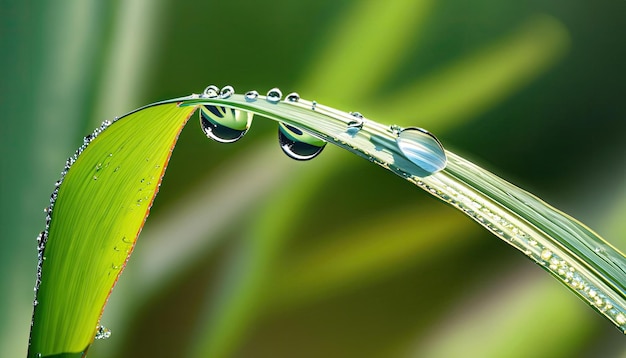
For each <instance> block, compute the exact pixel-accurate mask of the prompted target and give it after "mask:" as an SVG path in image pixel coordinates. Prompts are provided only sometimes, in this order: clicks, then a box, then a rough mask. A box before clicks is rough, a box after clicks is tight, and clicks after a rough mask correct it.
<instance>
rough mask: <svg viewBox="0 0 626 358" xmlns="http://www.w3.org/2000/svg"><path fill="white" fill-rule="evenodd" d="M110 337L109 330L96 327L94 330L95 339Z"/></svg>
mask: <svg viewBox="0 0 626 358" xmlns="http://www.w3.org/2000/svg"><path fill="white" fill-rule="evenodd" d="M109 337H111V330H110V329H108V328H106V327H105V326H98V328H97V329H96V336H95V337H94V338H95V339H107V338H109Z"/></svg>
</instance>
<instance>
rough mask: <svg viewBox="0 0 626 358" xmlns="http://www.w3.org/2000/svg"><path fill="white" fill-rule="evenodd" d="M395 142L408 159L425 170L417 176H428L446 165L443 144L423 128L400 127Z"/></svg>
mask: <svg viewBox="0 0 626 358" xmlns="http://www.w3.org/2000/svg"><path fill="white" fill-rule="evenodd" d="M396 143H397V144H398V148H399V149H400V151H401V152H402V154H404V156H405V157H406V158H407V159H408V160H410V161H411V162H412V163H413V164H415V165H417V166H418V167H419V168H421V169H422V170H424V171H425V172H426V173H423V174H422V175H418V176H428V175H430V174H434V173H436V172H438V171H440V170H442V169H443V168H445V167H446V163H447V158H446V153H445V150H444V149H443V146H442V145H441V143H440V142H439V140H438V139H437V137H435V136H434V135H432V134H431V133H430V132H428V131H426V130H424V129H421V128H406V129H402V130H400V132H399V134H398V137H397V138H396ZM420 174H421V173H420Z"/></svg>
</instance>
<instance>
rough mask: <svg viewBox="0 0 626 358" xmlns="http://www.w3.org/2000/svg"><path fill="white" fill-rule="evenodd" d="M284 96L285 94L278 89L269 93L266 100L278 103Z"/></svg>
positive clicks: (273, 89)
mask: <svg viewBox="0 0 626 358" xmlns="http://www.w3.org/2000/svg"><path fill="white" fill-rule="evenodd" d="M282 96H283V93H282V92H281V91H280V90H279V89H278V88H276V87H274V88H272V89H271V90H269V91H267V95H266V99H267V101H268V102H270V103H278V102H279V101H280V98H281V97H282Z"/></svg>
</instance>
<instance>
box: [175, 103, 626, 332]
mask: <svg viewBox="0 0 626 358" xmlns="http://www.w3.org/2000/svg"><path fill="white" fill-rule="evenodd" d="M183 102H185V105H192V106H195V105H199V104H216V105H222V106H226V107H233V108H237V109H241V110H246V111H251V112H253V113H255V114H259V115H262V116H265V117H267V118H270V119H274V120H277V121H279V122H284V123H286V124H289V125H292V126H296V127H298V128H301V129H302V130H304V131H307V132H309V133H312V134H314V135H316V136H318V137H320V138H323V139H325V140H327V141H329V142H331V143H333V144H335V145H337V146H339V147H341V148H344V149H346V150H348V151H350V152H353V153H355V154H357V155H359V156H362V157H364V158H365V159H368V160H370V161H372V162H375V163H377V164H380V165H381V166H383V167H385V168H386V169H388V170H390V171H392V172H394V173H396V174H398V175H400V176H401V177H403V178H405V179H407V180H408V181H410V182H412V183H414V184H415V185H417V186H419V187H421V188H422V189H424V190H426V191H427V192H429V193H431V194H433V195H434V196H436V197H438V198H440V199H441V200H443V201H445V202H447V203H449V204H451V205H452V206H454V207H456V208H457V209H459V210H461V211H462V212H464V213H465V214H467V215H468V216H469V217H470V218H472V219H473V220H475V221H476V222H478V223H479V224H481V225H482V226H484V227H485V228H487V229H488V230H489V231H491V232H492V233H493V234H494V235H496V236H497V237H499V238H501V239H502V240H504V241H505V242H507V243H509V244H510V245H512V246H514V247H516V248H517V249H518V250H520V251H522V252H524V253H525V254H526V255H527V256H528V257H529V258H531V259H532V260H533V261H535V262H537V263H538V264H540V265H542V266H543V267H544V268H545V269H546V271H548V272H550V273H551V274H552V275H553V276H554V277H556V278H557V279H559V280H560V281H561V282H562V283H563V284H565V285H566V286H567V287H568V288H570V289H571V290H572V292H574V293H575V294H577V295H578V296H579V297H581V298H582V299H583V300H585V301H586V302H588V303H589V304H590V305H591V306H592V307H593V308H594V309H595V310H596V311H597V312H598V313H600V314H601V315H603V316H604V317H606V318H607V319H609V320H610V321H611V322H612V323H613V324H615V325H616V326H617V327H618V328H619V329H621V330H622V331H623V332H624V330H625V329H626V289H625V286H624V282H626V269H625V268H626V259H625V258H624V255H623V254H622V253H621V252H619V251H617V250H616V249H615V248H614V247H612V246H611V245H610V244H608V243H607V242H606V241H604V240H603V239H602V238H601V237H600V236H598V235H597V234H596V233H595V232H593V231H591V230H590V229H589V228H587V227H586V226H584V225H583V224H581V223H580V222H578V221H576V220H574V219H573V218H571V217H569V216H568V215H566V214H564V213H562V212H560V211H558V210H556V209H555V208H553V207H551V206H550V205H548V204H547V203H545V202H543V201H541V200H540V199H538V198H537V197H535V196H533V195H531V194H529V193H528V192H526V191H524V190H522V189H520V188H517V187H515V186H514V185H512V184H510V183H508V182H506V181H504V180H502V179H500V178H498V177H497V176H495V175H493V174H491V173H489V172H487V171H486V170H484V169H482V168H480V167H478V166H476V165H474V164H472V163H470V162H468V161H465V160H464V159H462V158H460V157H459V156H457V155H455V154H453V153H451V152H449V151H446V155H447V157H448V163H447V166H446V168H445V169H444V170H442V171H441V172H438V173H435V174H433V175H430V176H425V177H424V175H423V172H421V169H419V168H418V167H417V166H415V165H413V164H412V163H411V162H410V161H409V160H408V159H407V158H406V157H405V156H404V155H403V154H401V153H400V152H399V149H398V146H397V144H396V135H397V134H395V132H394V131H393V130H390V128H389V127H388V126H383V125H381V124H379V123H376V122H372V121H369V120H367V119H364V121H365V122H364V123H365V124H364V125H363V127H362V128H361V129H360V130H359V131H358V132H356V133H354V132H351V133H349V130H348V129H347V128H348V124H349V123H350V122H351V121H352V120H353V118H354V117H353V116H352V115H351V114H349V113H345V112H341V111H338V110H335V109H333V108H330V107H326V106H323V105H319V104H316V105H315V106H313V104H312V102H309V101H305V100H300V101H298V102H288V101H285V102H281V103H280V104H276V103H271V102H269V101H266V100H265V98H264V97H262V96H261V97H259V99H258V101H255V102H249V101H246V100H245V98H244V96H241V95H234V96H232V97H229V98H228V99H222V98H200V99H198V98H197V96H195V97H194V96H192V97H190V98H189V99H188V100H183ZM268 222H270V220H268ZM268 222H264V223H262V225H267V223H268ZM260 229H263V227H261V228H260ZM262 232H264V231H262ZM275 241H276V239H274V240H272V244H273V245H274V242H275ZM272 249H273V250H275V248H274V247H272ZM261 257H264V256H261ZM261 262H262V261H261ZM253 267H254V266H253ZM255 282H256V281H255ZM257 284H258V283H257ZM252 286H254V285H252ZM252 286H251V287H252ZM240 299H241V298H240ZM242 300H243V299H242Z"/></svg>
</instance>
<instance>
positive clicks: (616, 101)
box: [0, 0, 626, 357]
mask: <svg viewBox="0 0 626 358" xmlns="http://www.w3.org/2000/svg"><path fill="white" fill-rule="evenodd" d="M625 13H626V2H624V1H600V2H593V3H591V2H584V1H577V0H575V1H567V2H566V1H558V0H546V1H512V0H504V1H502V0H498V1H496V0H477V1H474V2H465V1H460V0H443V1H434V0H412V1H409V0H406V1H404V0H394V1H387V2H382V1H355V0H340V1H329V0H316V1H311V0H303V1H286V0H281V1H272V2H250V1H219V2H218V1H173V0H154V1H148V0H126V1H108V2H105V1H82V0H64V1H57V2H40V1H7V0H2V1H0V19H1V21H0V46H1V47H0V49H1V51H2V56H0V63H1V66H0V71H2V77H1V78H2V80H1V81H0V106H1V108H2V118H3V119H2V129H1V130H0V136H1V137H0V146H1V150H2V159H1V162H0V163H1V165H2V167H1V173H2V175H1V177H0V180H1V186H0V194H1V196H0V202H1V205H2V215H0V220H1V221H0V230H1V240H0V269H1V270H2V272H3V274H2V276H0V292H1V294H0V356H2V357H21V356H25V354H26V349H27V342H28V333H29V322H30V316H31V309H32V307H31V303H32V299H33V289H32V288H33V285H34V278H35V265H36V250H35V237H36V236H37V234H38V232H39V231H40V230H42V229H43V227H44V224H45V223H44V215H43V212H42V210H43V208H44V207H45V206H46V205H47V202H48V197H49V195H50V193H51V192H52V190H53V184H54V182H55V180H57V179H58V177H59V173H60V171H61V169H62V167H63V163H64V161H65V159H66V158H67V157H68V156H69V155H71V154H72V153H73V152H74V150H75V149H76V148H77V147H78V146H79V144H80V143H81V142H82V136H84V135H85V134H87V133H89V132H91V131H92V129H93V128H94V127H95V126H96V125H98V124H99V123H100V122H102V121H103V120H106V119H111V118H113V117H115V116H117V115H121V114H124V113H126V112H128V111H130V110H132V109H134V108H137V107H139V106H142V105H144V104H147V103H151V102H154V101H157V100H161V99H167V98H172V97H177V96H182V95H187V94H190V93H191V92H196V93H197V92H200V91H202V90H203V89H204V87H206V86H207V85H208V84H212V83H213V84H217V85H218V86H223V85H227V84H230V85H233V86H234V87H235V89H236V90H237V92H239V93H241V92H244V91H247V90H250V89H256V90H258V91H259V92H261V93H264V92H265V91H267V90H268V89H270V88H271V87H274V86H277V87H280V88H281V89H282V90H283V93H288V92H291V91H298V92H299V93H300V95H301V96H302V97H304V98H306V99H310V100H317V101H318V102H320V103H323V104H326V105H329V106H332V107H336V108H339V109H342V110H346V111H360V112H362V113H363V114H364V115H365V116H366V117H369V118H372V119H374V120H377V121H379V122H383V123H389V124H392V123H396V124H401V125H405V126H408V125H416V126H420V127H424V128H427V129H429V130H431V131H432V132H434V133H435V134H436V135H437V136H438V137H439V139H440V140H441V141H442V142H443V144H444V146H446V147H447V148H448V149H450V150H453V151H455V152H457V153H458V154H461V155H462V156H464V157H466V158H469V159H471V160H474V161H476V162H477V163H479V164H480V165H481V166H483V167H485V168H487V169H489V170H491V171H493V172H495V173H498V174H499V175H501V176H503V177H504V178H506V179H508V180H509V181H512V182H514V183H516V184H517V185H519V186H522V187H524V188H526V189H528V190H530V191H531V192H533V193H535V194H537V195H538V196H540V197H541V198H543V199H544V200H546V201H548V202H549V203H551V204H553V205H554V206H556V207H557V208H559V209H561V210H563V211H565V212H567V213H569V214H571V215H573V216H574V217H576V218H578V219H579V220H581V221H583V222H584V223H586V224H587V225H589V226H590V227H592V228H593V229H594V230H596V231H598V232H599V233H600V234H601V235H603V236H604V237H605V238H606V239H607V240H608V241H609V242H611V243H612V244H614V245H615V246H617V247H618V248H619V249H620V250H622V251H625V250H626V239H625V238H624V232H625V230H626V225H625V221H624V219H623V218H624V217H626V166H625V164H626V141H625V140H624V139H625V137H626V105H624V94H625V93H626V68H625V66H624V58H626V47H624V42H623V37H624V36H623V35H624V31H625V30H626V20H624V14H625ZM276 137H277V135H276V125H275V123H273V122H271V121H269V120H265V119H261V118H257V119H256V120H255V121H254V123H253V126H252V129H251V131H250V133H249V134H248V135H247V136H246V137H245V138H244V139H242V140H241V141H240V142H238V143H236V144H234V145H223V144H222V145H220V144H217V143H213V142H210V141H209V140H208V139H206V138H205V137H204V135H203V133H202V132H201V131H200V129H199V126H198V123H197V119H195V118H194V120H193V121H191V122H190V123H189V125H188V126H187V128H186V129H185V130H184V131H183V133H182V135H181V138H180V141H179V144H178V146H177V148H176V150H175V151H174V155H173V157H172V160H171V162H170V166H169V168H168V172H167V174H166V176H165V179H164V181H163V185H162V187H161V192H160V194H159V196H158V197H157V199H156V201H155V204H154V207H153V210H152V215H151V216H150V218H149V220H148V222H147V224H146V226H145V228H144V232H143V233H142V236H141V237H140V239H139V241H138V244H137V247H136V250H135V253H134V254H133V257H132V258H131V260H130V262H129V264H128V266H127V269H126V271H125V272H124V275H122V277H121V279H120V282H119V283H118V286H117V287H116V289H115V290H114V292H113V294H112V296H111V299H110V301H109V304H108V306H107V309H106V311H105V314H104V316H103V319H102V323H103V324H104V325H106V326H107V327H108V328H110V329H111V330H112V332H113V334H112V336H111V338H110V339H108V340H107V341H102V342H101V341H97V342H95V344H94V345H93V346H92V348H91V349H90V354H89V356H90V357H138V356H152V357H173V356H207V355H213V356H224V357H227V356H234V357H321V356H323V357H413V356H419V357H454V356H470V357H503V356H506V357H528V356H534V357H539V356H543V357H574V356H576V357H579V356H580V357H598V356H603V357H626V348H625V346H626V345H625V343H624V339H623V335H622V334H620V332H619V331H617V330H616V329H614V328H613V327H612V325H611V324H610V323H609V322H608V321H605V320H604V319H603V318H601V317H600V316H599V315H597V314H596V313H594V312H593V311H592V309H590V308H589V307H587V306H586V305H585V304H584V303H583V302H582V301H581V300H579V299H578V298H577V297H575V296H574V295H573V294H572V293H570V292H569V291H568V290H567V289H566V288H565V287H563V286H561V285H560V284H559V283H557V281H556V280H554V279H552V278H551V277H550V276H549V275H547V274H546V273H544V272H543V271H542V270H541V269H540V268H539V267H538V266H536V265H532V264H531V263H530V261H528V260H527V259H526V258H525V257H524V255H522V254H520V253H519V252H517V251H515V250H513V249H512V248H510V247H509V246H508V245H506V244H505V243H504V242H501V241H500V240H498V239H497V238H495V237H494V236H492V235H490V234H489V233H488V232H487V231H485V230H483V229H481V227H479V226H478V225H477V224H474V223H473V222H471V221H470V220H469V219H467V218H465V217H464V216H463V215H462V214H461V213H460V212H457V211H455V210H453V209H452V208H449V207H447V206H446V205H444V204H443V203H441V202H438V201H437V200H435V199H433V198H431V197H430V196H428V195H427V194H426V193H423V192H421V191H420V190H419V189H418V188H416V187H414V186H412V185H410V184H409V183H407V182H405V181H403V180H401V179H400V178H398V177H395V176H394V175H392V174H390V173H388V172H386V171H384V170H382V169H381V168H379V167H378V166H375V165H371V164H370V163H367V162H366V161H364V160H362V159H359V158H357V157H355V156H353V155H351V154H349V153H343V152H342V151H341V150H339V149H337V148H331V147H328V148H326V149H325V150H324V152H323V153H322V155H320V156H319V157H318V158H316V159H315V160H313V161H311V162H296V161H293V160H291V159H289V158H287V157H286V156H285V155H283V154H282V153H281V150H280V149H279V147H278V144H277V140H276Z"/></svg>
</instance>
